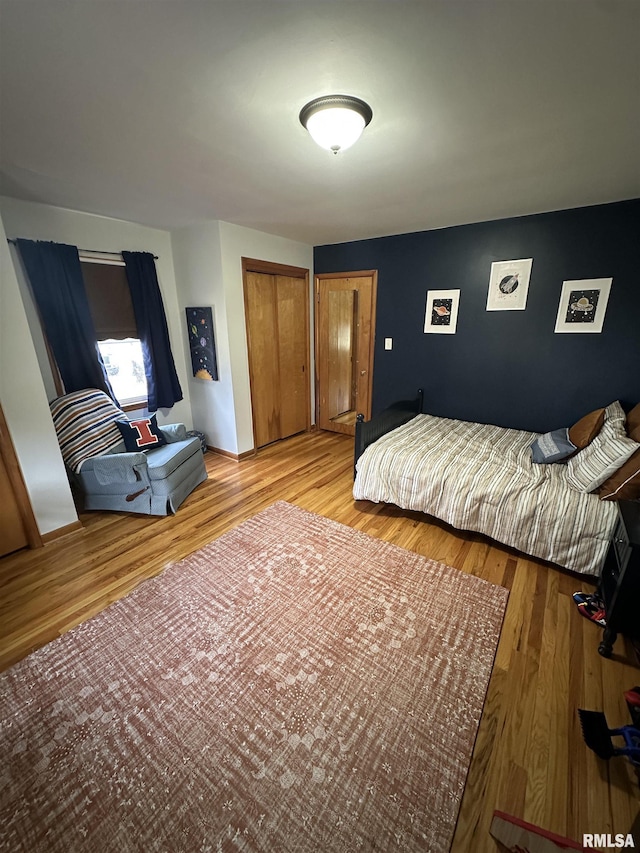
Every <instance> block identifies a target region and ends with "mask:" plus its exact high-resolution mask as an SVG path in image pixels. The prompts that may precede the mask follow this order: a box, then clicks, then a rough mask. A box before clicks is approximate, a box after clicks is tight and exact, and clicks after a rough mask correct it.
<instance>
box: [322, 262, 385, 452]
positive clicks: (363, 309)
mask: <svg viewBox="0 0 640 853" xmlns="http://www.w3.org/2000/svg"><path fill="white" fill-rule="evenodd" d="M376 286H377V272H376V271H375V270H368V271H365V272H353V273H332V274H330V275H318V276H316V370H317V380H318V389H317V391H318V426H319V427H320V429H327V430H331V431H333V432H344V433H347V434H349V435H353V434H354V433H355V421H356V415H357V414H358V413H359V412H362V413H363V414H364V416H365V417H366V418H370V417H371V391H372V380H373V345H374V339H375V310H376Z"/></svg>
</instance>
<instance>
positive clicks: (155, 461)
mask: <svg viewBox="0 0 640 853" xmlns="http://www.w3.org/2000/svg"><path fill="white" fill-rule="evenodd" d="M194 453H201V450H200V442H199V441H198V439H197V438H188V439H187V440H186V441H174V442H173V443H171V444H165V445H163V446H162V447H156V448H155V449H154V450H149V451H147V468H148V471H149V479H150V480H166V479H167V477H170V476H171V474H173V472H174V471H175V470H176V468H178V467H179V466H180V465H182V463H183V462H185V461H186V460H187V459H189V457H190V456H193V454H194Z"/></svg>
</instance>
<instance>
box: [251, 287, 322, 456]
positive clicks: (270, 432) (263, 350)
mask: <svg viewBox="0 0 640 853" xmlns="http://www.w3.org/2000/svg"><path fill="white" fill-rule="evenodd" d="M245 307H246V314H247V318H246V319H247V341H248V348H249V374H250V380H251V403H252V408H253V428H254V438H255V445H256V449H257V448H260V447H264V446H265V445H267V444H271V442H273V441H278V440H279V439H282V438H288V437H289V436H291V435H295V434H296V433H298V432H303V431H304V430H306V429H308V428H309V419H310V412H309V364H308V362H309V321H308V308H309V302H308V293H307V284H306V281H305V280H303V279H300V278H295V277H292V276H285V275H273V274H269V273H261V272H250V271H248V272H247V273H246V277H245Z"/></svg>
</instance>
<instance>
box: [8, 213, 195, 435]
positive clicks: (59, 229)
mask: <svg viewBox="0 0 640 853" xmlns="http://www.w3.org/2000/svg"><path fill="white" fill-rule="evenodd" d="M0 216H1V217H2V220H3V222H4V228H5V231H6V234H7V236H8V237H12V238H13V237H25V238H27V239H29V240H53V241H54V242H56V243H69V244H70V245H73V246H77V247H78V248H79V249H97V250H101V251H105V252H121V251H122V250H123V249H127V250H130V251H134V252H152V253H153V254H154V255H157V256H158V259H157V260H156V269H157V272H158V282H159V284H160V290H161V292H162V299H163V302H164V307H165V313H166V315H167V325H168V327H169V338H170V341H171V348H172V351H173V356H174V359H175V363H176V370H177V373H178V379H179V380H180V385H181V387H182V392H183V395H184V399H183V400H181V401H180V402H179V403H176V404H175V406H173V407H172V408H171V409H161V410H160V411H159V412H158V423H159V424H163V423H184V424H186V425H187V428H188V429H191V427H192V418H191V404H190V401H189V387H188V382H187V376H188V374H187V366H186V361H185V348H184V340H185V338H186V326H185V323H184V321H183V318H182V316H181V314H180V310H179V305H178V296H177V290H176V280H175V273H174V266H173V254H172V248H171V235H170V234H169V232H168V231H160V230H159V229H156V228H147V227H146V226H144V225H138V224H136V223H133V222H124V221H122V220H119V219H109V218H108V217H106V216H95V215H93V214H91V213H82V212H80V211H76V210H64V209H62V208H59V207H52V206H51V205H46V204H37V203H34V202H28V201H18V200H16V199H11V198H6V197H0ZM11 251H12V252H15V250H11ZM14 257H15V258H16V264H17V267H18V271H19V274H21V271H20V265H19V263H18V262H17V255H14ZM34 337H36V335H35V334H34ZM43 375H46V370H43ZM47 390H48V394H49V399H51V397H52V396H53V394H52V389H51V388H49V387H48V389H47Z"/></svg>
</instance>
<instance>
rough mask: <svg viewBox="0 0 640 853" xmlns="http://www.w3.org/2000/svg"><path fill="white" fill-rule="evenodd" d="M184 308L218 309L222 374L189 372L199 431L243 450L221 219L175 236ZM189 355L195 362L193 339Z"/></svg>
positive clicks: (210, 440)
mask: <svg viewBox="0 0 640 853" xmlns="http://www.w3.org/2000/svg"><path fill="white" fill-rule="evenodd" d="M171 243H172V246H173V259H174V264H175V269H176V280H177V286H178V298H179V301H180V305H181V312H182V315H183V316H184V309H185V308H187V307H208V306H210V307H212V309H213V327H214V337H215V345H216V357H217V362H218V376H219V378H218V379H217V380H215V381H213V382H209V381H206V380H203V379H195V378H194V377H193V375H192V373H193V371H192V370H191V369H190V370H189V380H188V381H189V396H190V399H191V409H192V411H193V426H194V429H197V430H200V431H201V432H203V433H204V434H205V436H206V439H207V444H208V445H209V446H210V447H216V448H219V449H221V450H227V451H229V452H230V453H234V454H237V453H238V439H237V431H236V419H235V410H234V405H233V380H232V374H231V356H230V346H229V327H228V323H227V307H226V298H225V288H224V280H223V277H222V261H221V249H220V223H219V222H217V221H215V222H207V223H204V224H201V225H194V226H191V227H188V228H181V229H179V230H176V231H173V232H172V234H171ZM184 346H185V358H186V359H187V363H188V364H189V365H190V359H191V357H190V354H189V342H188V340H187V339H186V338H185V344H184Z"/></svg>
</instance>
